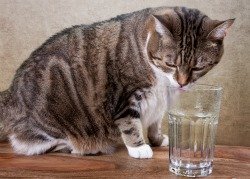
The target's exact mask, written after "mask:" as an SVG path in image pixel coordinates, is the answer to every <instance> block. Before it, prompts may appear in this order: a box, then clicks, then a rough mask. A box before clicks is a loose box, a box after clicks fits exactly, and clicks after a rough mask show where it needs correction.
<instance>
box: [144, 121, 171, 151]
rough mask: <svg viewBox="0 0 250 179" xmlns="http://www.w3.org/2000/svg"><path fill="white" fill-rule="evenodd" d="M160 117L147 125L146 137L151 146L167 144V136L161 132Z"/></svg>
mask: <svg viewBox="0 0 250 179" xmlns="http://www.w3.org/2000/svg"><path fill="white" fill-rule="evenodd" d="M161 123H162V119H160V120H157V121H156V122H155V123H153V124H151V125H150V126H149V127H148V139H149V142H150V144H151V145H152V146H164V147H166V146H168V144H169V138H168V136H167V135H164V134H162V132H161Z"/></svg>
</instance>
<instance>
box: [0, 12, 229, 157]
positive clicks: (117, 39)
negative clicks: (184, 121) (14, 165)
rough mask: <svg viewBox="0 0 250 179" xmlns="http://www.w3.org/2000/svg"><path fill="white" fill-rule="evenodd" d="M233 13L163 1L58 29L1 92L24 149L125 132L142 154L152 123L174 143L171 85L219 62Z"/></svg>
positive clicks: (82, 150) (9, 128)
mask: <svg viewBox="0 0 250 179" xmlns="http://www.w3.org/2000/svg"><path fill="white" fill-rule="evenodd" d="M232 23H233V20H228V21H214V20H211V19H209V18H208V17H207V16H205V15H204V14H202V13H201V12H200V11H198V10H195V9H188V8H184V7H176V8H167V7H160V8H152V9H144V10H141V11H137V12H133V13H130V14H124V15H121V16H117V17H116V18H113V19H110V20H108V21H103V22H99V23H95V24H92V25H79V26H74V27H72V28H69V29H65V30H63V31H62V32H60V33H58V34H56V35H55V36H53V37H51V38H50V39H49V40H47V41H46V42H45V43H44V44H43V45H42V46H41V47H39V48H38V49H37V50H35V51H34V52H33V53H32V54H31V55H30V57H29V58H28V59H27V60H26V61H25V62H24V63H23V64H22V65H21V67H20V68H19V69H18V70H17V72H16V75H15V78H14V80H13V83H12V85H11V87H10V89H9V90H8V93H7V94H6V92H5V93H4V94H3V93H1V96H4V97H3V98H4V100H0V112H2V113H1V116H0V119H1V121H2V124H4V129H5V131H6V132H7V133H8V136H9V140H10V142H11V143H12V145H13V147H14V150H15V151H16V152H17V153H21V154H26V155H34V154H41V153H46V152H48V151H57V150H62V149H63V150H66V151H70V152H71V153H77V154H93V153H94V154H95V153H98V152H102V153H110V152H112V151H113V146H115V144H116V143H117V141H118V140H119V138H120V136H122V139H123V141H124V143H125V145H126V146H127V148H128V150H129V154H130V155H131V156H132V157H135V158H149V157H152V151H151V149H150V147H149V146H147V145H146V144H145V140H144V137H143V133H142V128H143V127H144V128H148V137H149V140H150V142H151V144H152V145H156V146H159V145H161V144H162V143H164V145H166V144H167V142H166V141H167V137H166V136H165V137H164V136H163V135H162V134H161V130H160V126H161V118H162V117H163V114H164V107H165V106H166V105H167V99H166V96H167V94H166V90H165V88H166V86H167V85H175V86H180V87H182V86H185V85H187V84H189V83H192V82H194V81H196V80H197V79H198V78H199V77H201V76H203V75H204V74H205V73H207V72H208V71H209V70H210V69H211V68H212V67H213V66H214V65H216V64H217V63H218V62H219V60H220V58H221V56H222V53H223V44H222V40H223V38H224V36H225V33H226V29H227V28H229V27H230V25H231V24H232ZM164 140H165V141H164ZM145 151H146V152H145Z"/></svg>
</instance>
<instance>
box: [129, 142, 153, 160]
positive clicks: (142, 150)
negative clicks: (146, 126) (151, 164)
mask: <svg viewBox="0 0 250 179" xmlns="http://www.w3.org/2000/svg"><path fill="white" fill-rule="evenodd" d="M126 147H127V149H128V154H129V156H130V157H133V158H152V157H153V151H152V149H151V148H150V146H149V145H147V144H143V145H141V146H139V147H129V146H126Z"/></svg>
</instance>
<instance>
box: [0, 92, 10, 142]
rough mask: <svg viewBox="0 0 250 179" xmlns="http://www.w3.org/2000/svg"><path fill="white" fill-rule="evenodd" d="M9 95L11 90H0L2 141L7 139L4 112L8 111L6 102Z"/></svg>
mask: <svg viewBox="0 0 250 179" xmlns="http://www.w3.org/2000/svg"><path fill="white" fill-rule="evenodd" d="M9 96H10V93H9V90H6V91H3V92H0V141H4V140H6V139H7V135H6V133H5V131H4V118H5V117H4V113H5V112H6V107H7V106H6V105H7V104H6V103H7V101H8V98H9Z"/></svg>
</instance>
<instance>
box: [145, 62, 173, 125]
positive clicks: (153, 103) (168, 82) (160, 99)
mask: <svg viewBox="0 0 250 179" xmlns="http://www.w3.org/2000/svg"><path fill="white" fill-rule="evenodd" d="M151 67H152V69H153V71H154V73H155V76H156V80H157V82H156V85H155V86H153V87H151V88H150V89H149V92H148V93H147V94H146V98H145V99H144V100H143V101H142V102H141V114H142V117H141V119H142V124H143V126H144V127H148V126H150V125H151V124H153V123H154V122H156V121H158V120H161V119H162V118H163V116H164V113H165V112H166V110H167V107H168V101H169V98H170V96H169V93H168V86H175V85H176V84H175V83H176V82H175V80H174V79H173V78H172V79H171V75H170V74H167V73H164V72H163V71H161V70H160V69H158V68H157V67H155V66H154V65H151Z"/></svg>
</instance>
